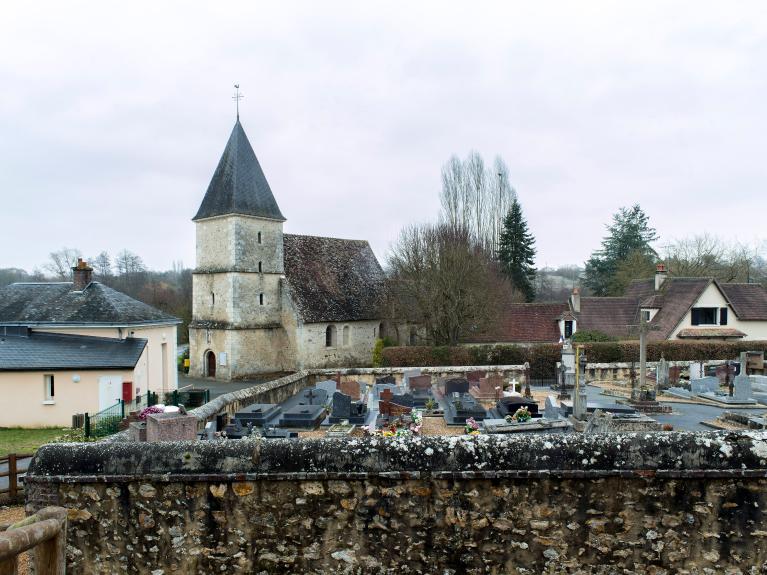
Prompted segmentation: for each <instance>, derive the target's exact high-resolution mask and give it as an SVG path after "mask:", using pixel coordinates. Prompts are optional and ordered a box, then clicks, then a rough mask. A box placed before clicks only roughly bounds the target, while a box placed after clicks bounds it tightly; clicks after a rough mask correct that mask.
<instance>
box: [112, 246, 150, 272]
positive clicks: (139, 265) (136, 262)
mask: <svg viewBox="0 0 767 575" xmlns="http://www.w3.org/2000/svg"><path fill="white" fill-rule="evenodd" d="M115 267H116V268H117V273H118V274H120V275H128V274H135V273H140V272H145V271H146V266H145V265H144V260H142V259H141V256H138V255H136V254H134V253H133V252H131V251H129V250H122V251H121V252H120V253H118V254H117V257H116V258H115Z"/></svg>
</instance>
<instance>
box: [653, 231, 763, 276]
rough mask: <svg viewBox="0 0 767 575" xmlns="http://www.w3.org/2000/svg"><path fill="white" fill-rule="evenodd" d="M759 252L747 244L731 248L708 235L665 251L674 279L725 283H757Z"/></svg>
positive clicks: (691, 239)
mask: <svg viewBox="0 0 767 575" xmlns="http://www.w3.org/2000/svg"><path fill="white" fill-rule="evenodd" d="M759 251H760V250H759V249H758V248H757V247H753V246H748V245H746V244H741V243H737V242H736V243H732V244H728V243H727V242H725V241H724V240H722V239H721V238H718V237H716V236H713V235H710V234H708V233H704V234H701V235H697V236H693V237H691V238H684V239H681V240H676V241H674V242H672V243H670V244H668V245H667V246H665V247H664V250H663V252H664V257H665V260H666V263H667V264H668V266H669V269H670V270H671V272H672V273H673V274H674V275H676V276H679V277H713V278H716V279H718V280H720V281H723V282H749V281H757V280H758V270H759V263H760V261H761V259H760V253H759Z"/></svg>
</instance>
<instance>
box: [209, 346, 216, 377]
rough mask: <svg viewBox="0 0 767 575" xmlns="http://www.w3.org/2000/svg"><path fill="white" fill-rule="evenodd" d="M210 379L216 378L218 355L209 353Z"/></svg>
mask: <svg viewBox="0 0 767 575" xmlns="http://www.w3.org/2000/svg"><path fill="white" fill-rule="evenodd" d="M208 377H216V354H215V353H213V352H212V351H209V352H208Z"/></svg>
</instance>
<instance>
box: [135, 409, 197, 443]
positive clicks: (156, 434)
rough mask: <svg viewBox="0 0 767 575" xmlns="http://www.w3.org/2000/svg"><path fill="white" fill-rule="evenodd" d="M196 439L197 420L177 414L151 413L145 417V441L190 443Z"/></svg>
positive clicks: (190, 416) (193, 417) (191, 416)
mask: <svg viewBox="0 0 767 575" xmlns="http://www.w3.org/2000/svg"><path fill="white" fill-rule="evenodd" d="M194 439H197V418H196V417H195V416H194V415H181V414H179V413H151V414H149V415H147V417H146V440H147V441H190V440H194Z"/></svg>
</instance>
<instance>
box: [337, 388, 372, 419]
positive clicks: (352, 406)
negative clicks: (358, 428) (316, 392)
mask: <svg viewBox="0 0 767 575" xmlns="http://www.w3.org/2000/svg"><path fill="white" fill-rule="evenodd" d="M367 416H368V408H367V405H365V404H364V403H361V402H358V401H352V398H351V396H349V395H346V394H345V393H342V392H340V391H336V392H335V393H334V394H333V410H332V411H331V413H330V423H340V422H342V421H348V422H349V423H353V424H355V425H361V424H363V423H365V420H366V419H367Z"/></svg>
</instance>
